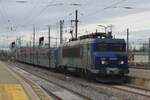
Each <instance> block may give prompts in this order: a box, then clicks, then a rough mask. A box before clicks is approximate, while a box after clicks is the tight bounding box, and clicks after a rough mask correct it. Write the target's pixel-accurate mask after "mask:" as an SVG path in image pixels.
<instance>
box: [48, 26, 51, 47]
mask: <svg viewBox="0 0 150 100" xmlns="http://www.w3.org/2000/svg"><path fill="white" fill-rule="evenodd" d="M50 34H51V27H50V25H49V27H48V47H49V49H50V47H51V45H50Z"/></svg>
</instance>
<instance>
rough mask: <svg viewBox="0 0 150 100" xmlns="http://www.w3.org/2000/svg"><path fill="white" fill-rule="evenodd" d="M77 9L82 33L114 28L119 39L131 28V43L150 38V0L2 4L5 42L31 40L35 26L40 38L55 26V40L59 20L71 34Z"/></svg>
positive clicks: (15, 0)
mask: <svg viewBox="0 0 150 100" xmlns="http://www.w3.org/2000/svg"><path fill="white" fill-rule="evenodd" d="M76 9H78V11H79V20H80V22H79V33H82V34H87V32H94V31H95V30H96V28H98V29H99V30H100V28H99V27H97V25H99V24H101V25H106V26H107V25H110V24H112V25H113V32H114V35H116V37H121V38H125V35H126V33H125V32H126V29H127V28H129V29H130V38H131V40H136V41H143V42H144V41H146V39H148V38H150V20H149V19H150V0H0V35H1V41H2V40H3V41H4V40H6V38H5V37H6V36H8V38H9V40H10V41H12V40H13V39H15V38H16V36H24V37H25V38H26V39H30V36H31V34H32V28H33V26H35V27H36V32H37V33H36V34H37V35H39V36H40V35H43V34H44V30H45V31H47V25H51V29H52V30H53V31H52V33H53V36H59V34H58V28H59V27H58V22H59V20H61V19H63V20H64V21H65V26H64V27H65V29H64V31H65V32H68V31H69V28H70V20H71V19H74V14H75V10H76ZM101 30H102V29H101ZM65 35H66V36H68V34H64V37H65Z"/></svg>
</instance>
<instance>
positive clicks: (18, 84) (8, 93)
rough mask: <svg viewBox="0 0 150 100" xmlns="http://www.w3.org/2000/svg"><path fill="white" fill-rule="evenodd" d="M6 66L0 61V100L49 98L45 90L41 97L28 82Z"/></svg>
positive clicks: (46, 99)
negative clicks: (43, 96)
mask: <svg viewBox="0 0 150 100" xmlns="http://www.w3.org/2000/svg"><path fill="white" fill-rule="evenodd" d="M8 66H9V65H7V64H5V63H3V62H1V61H0V100H50V97H49V96H48V95H47V94H45V93H46V92H44V94H45V98H44V99H41V98H40V97H39V96H38V95H37V93H36V92H35V91H34V90H33V89H32V87H31V86H30V84H28V83H27V82H25V81H24V80H23V79H22V78H21V77H20V76H19V75H17V74H16V73H15V72H13V71H12V70H10V69H9V67H11V66H9V67H8ZM42 92H43V90H42Z"/></svg>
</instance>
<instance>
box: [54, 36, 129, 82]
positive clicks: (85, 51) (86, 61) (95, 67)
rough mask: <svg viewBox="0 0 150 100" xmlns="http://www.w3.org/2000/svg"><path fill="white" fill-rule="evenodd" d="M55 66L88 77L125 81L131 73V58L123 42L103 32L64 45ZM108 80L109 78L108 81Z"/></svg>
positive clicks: (58, 53) (59, 49) (58, 51)
mask: <svg viewBox="0 0 150 100" xmlns="http://www.w3.org/2000/svg"><path fill="white" fill-rule="evenodd" d="M56 51H57V55H58V56H57V60H56V62H57V63H56V67H57V68H58V69H61V70H62V69H65V70H69V71H75V72H78V73H82V74H83V73H84V74H86V76H88V77H90V78H91V77H92V78H100V77H103V78H104V79H106V80H107V78H109V79H112V77H115V78H116V76H117V77H119V78H122V77H123V76H124V74H126V73H128V72H129V70H128V57H127V53H126V43H125V40H124V39H114V38H112V37H111V36H109V35H108V36H107V35H106V34H104V33H93V34H90V35H84V36H81V37H79V39H78V40H74V41H70V42H67V43H64V44H63V45H61V46H60V47H59V48H58V49H57V50H56ZM106 77H107V78H106Z"/></svg>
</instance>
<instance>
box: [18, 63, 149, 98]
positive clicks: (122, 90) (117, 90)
mask: <svg viewBox="0 0 150 100" xmlns="http://www.w3.org/2000/svg"><path fill="white" fill-rule="evenodd" d="M18 67H19V68H21V67H20V65H19V66H18ZM24 67H25V66H24ZM24 67H22V69H23V70H26V68H24ZM27 69H28V71H29V72H30V71H31V69H32V70H33V69H34V71H37V72H38V71H39V70H40V69H41V68H37V67H33V68H32V66H31V69H29V68H27ZM43 70H44V69H43ZM28 71H27V72H28ZM42 74H43V75H42ZM36 75H37V74H36ZM41 75H42V76H39V77H41V78H43V77H44V75H45V76H49V75H51V74H49V72H48V71H46V70H45V72H44V71H43V72H42V70H41ZM52 76H54V77H56V78H59V79H60V80H63V81H66V79H65V78H63V75H60V76H62V77H61V78H60V76H58V77H57V76H55V74H54V75H52ZM70 78H71V79H72V80H76V81H81V82H79V83H78V84H80V85H82V87H84V88H92V90H94V91H97V92H104V91H105V93H106V94H108V95H114V96H116V97H119V98H125V99H126V95H127V96H128V95H132V96H133V97H134V99H133V98H132V97H127V99H132V100H141V99H137V98H136V97H138V96H139V97H141V96H142V97H143V98H145V97H146V98H149V97H150V91H149V90H148V89H145V88H143V87H139V86H135V85H130V84H123V85H113V84H112V85H110V84H102V83H95V82H92V83H91V82H86V83H85V80H82V79H80V78H75V77H72V76H71V77H70ZM46 80H48V81H49V79H47V78H46ZM56 84H57V83H56ZM58 85H59V84H58ZM64 88H66V87H64ZM69 91H72V90H71V89H69ZM72 92H74V91H72ZM78 94H79V95H80V93H77V95H78ZM123 96H124V97H123ZM84 97H85V98H86V99H91V98H90V97H86V96H83V98H84ZM96 100H97V99H96ZM144 100H148V99H144Z"/></svg>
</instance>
